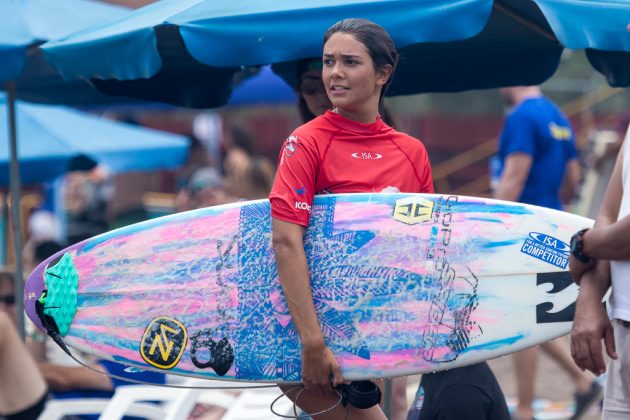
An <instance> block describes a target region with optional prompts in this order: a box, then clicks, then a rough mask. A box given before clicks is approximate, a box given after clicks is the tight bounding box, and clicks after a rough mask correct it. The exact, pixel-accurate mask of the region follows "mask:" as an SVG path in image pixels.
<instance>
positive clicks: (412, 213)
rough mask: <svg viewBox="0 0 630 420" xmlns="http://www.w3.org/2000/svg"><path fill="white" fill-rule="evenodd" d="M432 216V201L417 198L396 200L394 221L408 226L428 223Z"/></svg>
mask: <svg viewBox="0 0 630 420" xmlns="http://www.w3.org/2000/svg"><path fill="white" fill-rule="evenodd" d="M432 214H433V201H430V200H425V199H424V198H419V197H409V198H403V199H400V200H396V207H394V220H397V221H399V222H402V223H406V224H408V225H415V224H417V223H422V222H428V221H429V220H431V215H432Z"/></svg>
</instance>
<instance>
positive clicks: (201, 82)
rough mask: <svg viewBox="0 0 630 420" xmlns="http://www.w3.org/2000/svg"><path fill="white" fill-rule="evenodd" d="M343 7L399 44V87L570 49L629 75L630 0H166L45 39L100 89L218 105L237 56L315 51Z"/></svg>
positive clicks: (545, 72) (516, 78)
mask: <svg viewBox="0 0 630 420" xmlns="http://www.w3.org/2000/svg"><path fill="white" fill-rule="evenodd" d="M346 17H362V18H367V19H370V20H373V21H375V22H377V23H379V24H381V25H382V26H384V27H385V28H386V29H387V30H388V31H389V33H390V34H391V35H392V37H393V38H394V41H395V42H396V44H397V45H398V46H399V48H400V52H401V63H400V69H399V73H398V74H397V76H396V78H395V80H394V83H393V85H392V87H391V92H390V94H391V95H399V94H412V93H419V92H428V91H433V92H435V91H456V90H466V89H473V88H487V87H496V86H502V85H513V84H524V83H527V84H530V83H540V82H542V81H544V80H545V79H546V78H548V77H549V76H551V74H553V72H554V71H555V69H556V67H557V65H558V62H559V58H560V54H561V52H562V49H563V48H564V47H568V48H585V49H587V54H588V55H589V58H590V59H591V62H592V63H593V65H594V66H595V67H596V68H597V69H598V70H600V71H602V72H603V73H604V74H605V75H606V76H607V77H608V78H609V82H610V83H611V84H613V85H615V86H622V85H627V84H630V77H628V75H629V74H630V70H629V67H630V66H628V65H627V64H628V63H630V59H629V58H628V57H629V56H630V54H629V53H628V51H630V34H628V32H627V31H626V25H627V24H628V21H630V2H627V1H625V0H599V1H595V0H591V1H584V0H494V1H493V0H443V1H440V2H436V1H429V0H413V1H412V0H303V1H300V2H295V1H291V0H276V1H259V0H232V1H230V2H219V1H216V0H163V1H160V2H157V3H154V4H151V5H149V6H146V7H143V8H141V9H137V10H135V11H133V12H131V13H129V14H128V15H125V16H123V17H121V18H119V19H116V20H113V21H112V22H110V23H108V24H103V25H98V26H96V27H93V28H89V29H86V30H84V31H81V32H79V33H77V34H74V35H72V36H69V37H67V38H65V39H61V40H58V41H54V42H50V43H48V44H46V45H44V46H43V47H42V48H43V50H44V53H45V54H46V57H47V59H48V60H49V61H51V63H52V64H53V65H54V66H55V67H56V68H57V69H58V70H59V72H60V73H61V74H62V75H63V76H64V77H65V78H67V79H75V78H83V79H89V80H91V81H92V82H94V84H95V85H96V86H97V87H98V88H99V89H101V90H102V91H103V92H107V93H111V94H118V95H132V96H137V97H141V98H148V99H155V100H160V101H165V102H169V103H173V104H183V105H187V106H196V107H214V106H219V105H222V104H224V103H225V102H226V101H227V100H228V98H229V96H230V87H231V82H232V77H233V75H234V74H235V73H236V72H237V71H238V69H239V68H240V66H249V65H263V64H270V63H276V64H277V63H282V62H289V61H294V60H296V59H299V58H305V57H317V56H319V55H320V54H321V42H322V34H323V33H324V31H325V30H326V29H327V28H328V27H329V26H330V25H331V24H332V23H334V22H336V21H338V20H340V19H342V18H346ZM88 56H89V57H90V58H91V59H90V60H86V59H85V57H88ZM280 67H281V66H280ZM276 68H278V66H276ZM279 72H280V73H281V74H282V75H283V76H284V77H288V78H289V79H290V78H291V71H290V70H289V71H286V72H284V73H283V72H282V71H281V70H279ZM288 81H290V80H288Z"/></svg>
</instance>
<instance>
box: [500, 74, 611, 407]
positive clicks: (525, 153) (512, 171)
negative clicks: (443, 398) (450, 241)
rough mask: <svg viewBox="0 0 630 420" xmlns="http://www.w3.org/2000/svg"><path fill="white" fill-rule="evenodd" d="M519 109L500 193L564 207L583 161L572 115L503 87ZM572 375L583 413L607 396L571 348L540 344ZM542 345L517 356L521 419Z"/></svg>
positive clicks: (527, 91)
mask: <svg viewBox="0 0 630 420" xmlns="http://www.w3.org/2000/svg"><path fill="white" fill-rule="evenodd" d="M499 92H500V93H501V96H502V97H503V98H504V100H505V101H506V102H507V103H508V104H509V105H511V106H512V107H513V108H512V110H511V111H510V113H509V114H508V116H507V118H506V120H505V125H504V128H503V131H502V132H501V135H500V137H499V145H498V152H497V155H496V156H495V157H494V159H493V160H492V162H491V177H492V181H493V182H492V184H493V185H492V186H493V189H494V197H495V198H497V199H500V200H508V201H518V202H521V203H526V204H533V205H537V206H542V207H549V208H552V209H557V210H562V209H563V207H564V205H565V204H567V203H569V202H570V201H571V199H572V198H573V196H574V195H575V192H576V189H577V186H578V183H579V179H580V166H579V162H578V159H577V157H578V154H577V149H576V146H575V138H574V134H573V129H572V128H571V124H570V123H569V120H568V119H567V117H566V116H565V115H564V114H563V113H562V111H561V110H560V109H559V108H558V107H557V106H556V105H555V104H554V103H553V102H552V101H550V100H549V99H547V98H546V97H545V96H543V94H542V92H541V90H540V88H539V87H538V86H518V87H509V88H503V89H500V90H499ZM540 347H541V348H542V349H543V351H545V353H547V354H548V355H549V356H551V358H552V359H553V360H555V361H556V362H558V363H559V364H560V366H561V367H562V368H563V370H564V371H565V372H567V374H569V376H570V377H571V379H572V381H573V385H574V389H575V401H576V412H575V414H574V417H573V418H579V417H580V416H581V415H582V414H583V413H584V412H585V411H586V409H587V408H588V407H589V406H590V405H591V404H593V403H594V402H596V401H597V400H598V399H599V398H601V394H602V387H601V386H600V385H599V384H598V383H597V382H595V381H594V380H593V378H592V376H590V375H588V374H586V373H583V372H582V371H581V370H580V369H579V368H578V367H577V366H576V365H575V364H574V363H573V360H572V359H571V355H570V353H569V350H568V348H567V347H566V346H565V344H564V343H563V342H562V341H559V340H555V341H551V342H548V343H545V344H542V345H541V346H540ZM537 361H538V349H537V347H532V348H530V349H527V350H524V351H522V352H519V353H516V354H515V355H514V362H515V371H516V380H517V384H516V385H517V393H518V406H517V408H516V411H515V413H514V415H513V418H515V419H531V418H532V417H533V411H532V402H533V398H534V379H535V373H536V365H537Z"/></svg>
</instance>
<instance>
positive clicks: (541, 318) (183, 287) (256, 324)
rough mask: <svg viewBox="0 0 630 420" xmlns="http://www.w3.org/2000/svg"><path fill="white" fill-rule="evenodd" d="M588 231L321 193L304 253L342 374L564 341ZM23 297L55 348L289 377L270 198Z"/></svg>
mask: <svg viewBox="0 0 630 420" xmlns="http://www.w3.org/2000/svg"><path fill="white" fill-rule="evenodd" d="M592 223H593V222H592V221H591V220H589V219H585V218H582V217H579V216H575V215H571V214H568V213H564V212H559V211H555V210H549V209H544V208H540V207H535V206H528V205H523V204H517V203H511V202H503V201H496V200H491V199H483V198H473V197H463V196H447V195H427V194H344V195H324V196H317V197H316V198H315V201H314V204H313V206H312V213H311V222H310V225H309V227H308V229H307V231H306V236H305V245H304V246H305V250H306V255H307V259H308V263H309V269H310V274H311V284H312V290H313V299H314V302H315V307H316V309H317V313H318V317H319V320H320V323H321V326H322V330H323V332H324V335H325V339H326V343H327V345H328V346H329V347H330V348H331V349H332V351H333V352H334V354H335V356H336V358H337V360H338V361H339V363H340V365H341V367H342V372H343V374H344V378H345V379H347V380H361V379H369V378H377V377H393V376H401V375H410V374H417V373H424V372H432V371H437V370H443V369H448V368H453V367H457V366H462V365H466V364H471V363H475V362H478V361H481V360H487V359H491V358H494V357H498V356H501V355H505V354H508V353H512V352H514V351H518V350H521V349H524V348H526V347H530V346H532V345H535V344H538V343H541V342H544V341H548V340H550V339H553V338H555V337H558V336H561V335H564V334H566V333H568V332H569V331H570V328H571V322H572V319H573V310H574V306H575V299H576V296H577V287H576V286H575V285H574V284H573V283H572V281H571V278H570V276H569V274H568V266H567V263H568V251H569V247H568V242H569V238H570V237H571V235H572V234H573V233H575V232H576V231H577V230H579V229H582V228H584V227H589V226H591V225H592ZM44 291H45V293H44ZM24 302H25V308H26V311H27V314H28V316H29V317H30V319H31V320H32V321H33V322H34V323H35V324H36V325H37V326H38V327H39V328H43V325H42V319H41V318H40V315H43V314H45V317H46V319H47V320H48V321H51V320H54V323H55V324H56V326H55V328H57V330H58V331H59V333H60V335H61V337H62V339H63V341H64V343H66V344H67V345H68V346H70V347H71V348H74V349H77V350H80V351H83V352H87V353H90V354H93V355H95V356H97V357H100V358H104V359H109V360H113V361H117V362H120V363H123V364H126V365H129V366H134V367H138V368H141V369H148V370H158V371H164V372H168V373H173V374H179V375H185V376H194V377H200V378H208V379H225V380H236V381H259V382H299V381H300V372H301V345H300V339H299V336H298V334H297V332H296V330H295V328H294V325H293V323H292V320H291V316H290V314H289V310H288V308H287V305H286V303H285V301H284V296H283V293H282V288H281V286H280V283H279V281H278V274H277V269H276V265H275V260H274V255H273V250H272V244H271V217H270V209H269V202H268V201H267V200H260V201H252V202H243V203H235V204H229V205H224V206H217V207H210V208H205V209H200V210H195V211H191V212H186V213H180V214H175V215H170V216H166V217H162V218H159V219H153V220H149V221H146V222H142V223H138V224H135V225H132V226H128V227H125V228H121V229H118V230H114V231H111V232H108V233H105V234H103V235H100V236H96V237H94V238H91V239H88V240H86V241H84V242H81V243H79V244H76V245H73V246H71V247H69V248H67V249H65V250H64V251H62V252H60V253H59V254H57V255H55V256H53V257H51V258H49V259H48V260H47V261H45V262H44V263H42V264H41V265H40V266H38V267H37V268H36V269H35V270H34V271H33V273H32V274H31V275H30V276H29V278H28V280H27V283H26V288H25V293H24ZM38 302H39V303H38ZM38 305H39V309H40V310H39V311H38V310H37V306H38ZM42 311H43V312H42ZM38 312H39V314H38ZM48 321H47V323H48V324H50V322H48Z"/></svg>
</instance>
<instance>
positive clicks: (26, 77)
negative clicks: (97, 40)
mask: <svg viewBox="0 0 630 420" xmlns="http://www.w3.org/2000/svg"><path fill="white" fill-rule="evenodd" d="M128 11H129V9H127V8H124V7H120V6H114V5H109V4H105V3H101V2H98V1H93V0H64V1H50V0H2V1H1V2H0V16H5V17H9V16H10V19H9V18H6V19H5V20H4V21H3V22H2V25H0V89H1V90H7V83H6V82H7V81H9V80H12V81H15V83H16V84H17V86H18V92H17V94H18V96H19V97H20V98H21V99H25V100H29V101H38V102H46V103H58V104H59V103H63V104H67V105H85V104H93V103H95V102H96V103H112V102H116V103H120V102H121V99H120V98H118V99H116V98H112V97H109V96H107V95H103V94H100V93H99V92H98V91H96V90H95V89H94V88H93V87H92V86H90V85H89V83H86V81H85V80H75V81H72V82H64V81H63V79H62V78H61V76H60V75H59V74H58V73H57V70H56V69H55V68H54V67H52V66H51V65H50V64H48V63H47V62H46V61H45V60H44V59H43V55H42V52H41V50H39V49H38V48H35V47H36V46H38V45H40V44H42V43H44V42H46V41H48V40H51V39H56V38H60V37H63V36H66V35H68V34H71V33H73V32H76V31H78V30H80V29H84V28H87V27H89V26H93V25H95V24H97V23H100V22H103V21H106V20H111V19H114V18H117V17H119V16H122V15H123V14H125V13H127V12H128Z"/></svg>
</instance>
